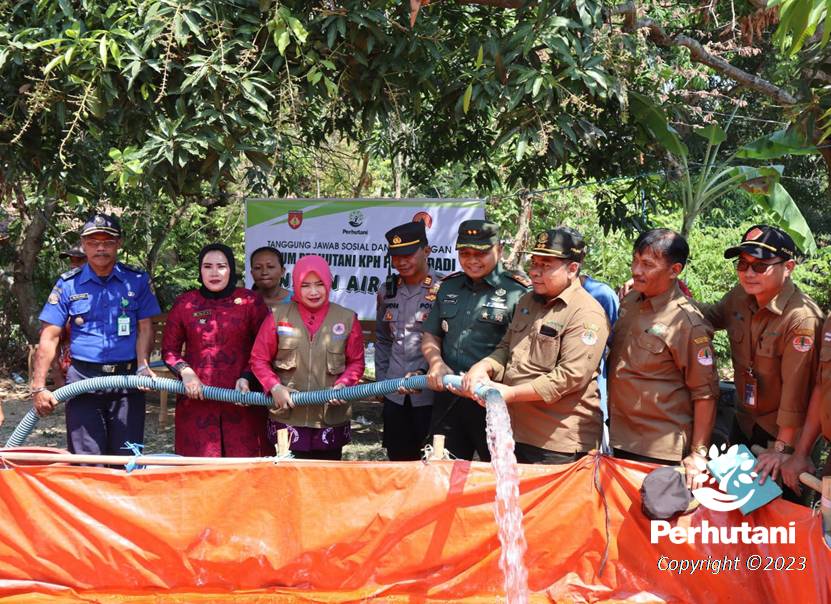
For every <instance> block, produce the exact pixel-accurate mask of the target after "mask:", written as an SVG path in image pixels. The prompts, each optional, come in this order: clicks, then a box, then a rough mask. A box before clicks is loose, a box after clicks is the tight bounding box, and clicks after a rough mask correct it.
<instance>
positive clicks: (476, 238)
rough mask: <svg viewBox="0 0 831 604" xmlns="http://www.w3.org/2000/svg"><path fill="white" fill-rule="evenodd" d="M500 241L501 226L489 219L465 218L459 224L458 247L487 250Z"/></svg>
mask: <svg viewBox="0 0 831 604" xmlns="http://www.w3.org/2000/svg"><path fill="white" fill-rule="evenodd" d="M497 243H499V227H497V226H496V224H494V223H493V222H491V221H489V220H465V221H464V222H462V223H461V224H460V225H459V235H458V237H456V249H457V250H459V249H462V248H465V247H470V248H473V249H475V250H487V249H489V248H490V247H492V246H494V245H496V244H497Z"/></svg>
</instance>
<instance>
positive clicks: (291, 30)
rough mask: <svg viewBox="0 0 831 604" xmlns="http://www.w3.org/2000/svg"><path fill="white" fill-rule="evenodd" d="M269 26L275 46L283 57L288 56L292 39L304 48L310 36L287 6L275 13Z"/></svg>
mask: <svg viewBox="0 0 831 604" xmlns="http://www.w3.org/2000/svg"><path fill="white" fill-rule="evenodd" d="M268 26H269V29H270V30H271V35H272V37H273V39H274V44H276V45H277V50H278V51H279V53H280V54H281V55H285V54H286V49H287V48H288V46H289V44H290V43H291V40H292V38H294V39H295V40H296V42H297V43H298V44H299V45H300V46H302V45H303V44H304V43H305V42H306V38H307V37H308V36H309V32H308V31H306V28H305V27H303V24H302V23H301V22H300V21H299V20H298V19H297V18H296V17H294V16H293V15H292V14H291V12H290V11H289V9H288V8H286V7H285V6H280V7H278V8H277V10H276V11H275V12H274V18H273V19H272V20H271V21H270V22H269V24H268Z"/></svg>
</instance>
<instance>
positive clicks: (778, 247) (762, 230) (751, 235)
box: [724, 224, 796, 260]
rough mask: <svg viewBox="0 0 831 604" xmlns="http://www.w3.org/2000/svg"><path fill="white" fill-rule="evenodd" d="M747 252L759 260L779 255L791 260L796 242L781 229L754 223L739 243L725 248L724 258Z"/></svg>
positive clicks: (794, 252)
mask: <svg viewBox="0 0 831 604" xmlns="http://www.w3.org/2000/svg"><path fill="white" fill-rule="evenodd" d="M739 254H749V255H750V256H753V257H754V258H759V259H760V260H767V259H768V258H775V257H777V256H778V257H779V258H782V259H783V260H792V259H793V257H794V256H796V244H795V243H794V241H793V239H791V236H790V235H788V234H787V233H786V232H785V231H783V230H782V229H779V228H776V227H774V226H770V225H767V224H756V225H753V226H752V227H750V228H749V229H747V232H746V233H745V234H744V236H743V237H742V242H741V243H740V244H739V245H735V246H733V247H730V248H727V250H725V252H724V257H725V258H735V257H736V256H738V255H739Z"/></svg>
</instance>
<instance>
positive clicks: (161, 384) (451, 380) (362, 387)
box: [6, 375, 462, 447]
mask: <svg viewBox="0 0 831 604" xmlns="http://www.w3.org/2000/svg"><path fill="white" fill-rule="evenodd" d="M444 383H445V385H452V386H457V387H459V386H461V383H462V378H461V377H460V376H458V375H448V376H445V378H444ZM135 388H148V389H150V390H159V391H161V390H165V391H167V392H172V393H174V394H184V393H185V386H184V384H183V383H182V382H180V381H179V380H171V379H169V378H151V377H146V376H138V375H108V376H104V377H96V378H90V379H88V380H81V381H80V382H73V383H72V384H69V385H67V386H63V387H62V388H58V389H57V390H56V391H55V392H54V395H55V398H56V399H57V400H58V402H61V403H63V402H66V401H68V400H69V399H71V398H75V397H76V396H78V395H79V394H85V393H87V392H96V391H100V390H129V389H135ZM399 388H407V389H409V390H424V389H425V388H427V376H424V375H414V376H411V377H408V378H398V379H392V380H383V381H381V382H371V383H367V384H359V385H357V386H349V387H347V388H340V389H335V388H327V389H326V390H313V391H310V392H292V394H291V400H292V402H293V403H294V404H295V406H298V407H303V406H306V405H323V404H324V403H326V402H327V401H329V400H330V399H333V398H337V399H342V400H346V401H358V400H361V399H365V398H373V397H376V396H383V395H385V394H389V393H391V392H395V391H396V390H398V389H399ZM202 392H203V394H204V396H205V398H206V399H211V400H214V401H223V402H226V403H242V404H244V405H260V406H263V407H270V406H271V405H272V404H273V400H272V398H271V397H270V396H269V395H268V394H264V393H262V392H248V393H242V392H239V391H237V390H232V389H230V388H217V387H216V386H203V387H202ZM38 419H39V418H38V416H37V414H36V413H35V410H34V409H29V411H28V412H27V413H26V415H25V416H23V419H22V420H20V423H19V424H18V425H17V427H16V428H15V429H14V432H12V434H11V436H9V440H7V441H6V447H20V446H22V445H23V443H25V442H26V439H27V438H29V435H30V434H31V433H32V430H34V429H35V426H37V423H38Z"/></svg>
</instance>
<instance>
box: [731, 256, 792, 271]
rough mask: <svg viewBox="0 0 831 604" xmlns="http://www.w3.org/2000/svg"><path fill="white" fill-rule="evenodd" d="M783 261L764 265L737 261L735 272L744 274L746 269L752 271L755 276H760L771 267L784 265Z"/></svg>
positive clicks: (762, 263)
mask: <svg viewBox="0 0 831 604" xmlns="http://www.w3.org/2000/svg"><path fill="white" fill-rule="evenodd" d="M784 263H785V260H780V261H779V262H771V263H769V264H766V263H764V262H748V261H747V260H744V259H742V260H738V261H737V262H736V270H737V271H739V272H740V273H743V272H745V271H746V270H747V269H750V270H752V271H753V272H754V273H756V274H757V275H762V274H764V273H766V272H767V271H768V269H769V268H770V267H771V266H776V265H777V264H784Z"/></svg>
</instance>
